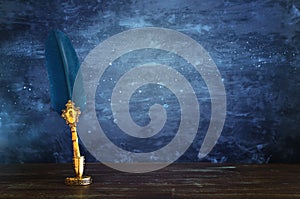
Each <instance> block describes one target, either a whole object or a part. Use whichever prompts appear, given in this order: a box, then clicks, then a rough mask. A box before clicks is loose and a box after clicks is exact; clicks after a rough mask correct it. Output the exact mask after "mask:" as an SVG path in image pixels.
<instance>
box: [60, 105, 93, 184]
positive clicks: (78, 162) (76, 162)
mask: <svg viewBox="0 0 300 199" xmlns="http://www.w3.org/2000/svg"><path fill="white" fill-rule="evenodd" d="M79 115H80V110H79V108H78V107H75V104H74V102H72V101H71V100H69V101H68V103H67V104H66V109H65V110H63V111H62V115H61V116H62V117H63V118H64V119H65V120H66V123H67V124H68V125H69V126H70V129H71V133H72V142H73V166H74V172H75V177H68V178H66V179H65V184H66V185H89V184H91V183H92V178H91V177H90V176H83V172H84V156H81V155H80V150H79V145H78V137H77V130H76V124H77V122H78V117H79Z"/></svg>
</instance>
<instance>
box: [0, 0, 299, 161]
mask: <svg viewBox="0 0 300 199" xmlns="http://www.w3.org/2000/svg"><path fill="white" fill-rule="evenodd" d="M299 9H300V2H299V1H292V0H288V1H272V0H256V1H248V0H243V1H235V0H215V1H197V0H181V1H180V0H172V1H159V0H151V1H135V0H127V1H125V0H124V1H117V0H112V1H101V0H99V1H98V2H97V1H87V0H83V1H59V0H55V1H21V0H19V1H9V0H3V1H1V2H0V49H1V50H0V85H1V87H0V96H1V98H0V157H1V158H0V162H1V163H23V162H71V159H72V148H71V147H72V145H71V137H70V133H69V129H68V127H67V126H66V125H65V123H64V121H63V119H62V118H60V117H59V116H58V115H57V114H56V113H55V112H54V111H52V110H51V107H50V97H49V82H48V78H47V73H46V67H45V57H44V43H45V40H46V38H47V35H48V33H49V32H50V31H51V30H52V29H60V30H62V31H64V32H65V33H66V34H67V35H68V36H69V38H70V39H71V41H72V43H73V45H74V47H75V49H76V51H77V53H78V55H79V57H80V60H81V61H82V60H83V59H84V58H85V56H86V55H87V54H88V53H89V51H90V50H92V49H93V48H94V47H95V46H96V45H98V44H99V43H100V42H102V41H103V40H105V39H107V38H109V37H110V36H112V35H114V34H117V33H120V32H122V31H124V30H128V29H132V28H138V27H149V26H154V27H164V28H170V29H174V30H177V31H180V32H182V33H184V34H187V35H188V36H190V37H191V38H193V39H195V40H196V41H197V42H199V43H200V44H201V45H202V46H203V47H204V48H205V49H206V50H207V51H208V52H209V53H210V55H211V57H212V58H213V60H214V61H215V63H216V65H217V66H218V68H219V70H220V72H221V75H222V77H223V80H224V85H225V88H226V92H227V102H228V105H227V117H226V123H225V126H224V129H223V132H222V135H221V137H220V139H219V140H218V143H217V145H216V146H215V148H214V149H213V151H211V153H210V154H209V155H208V156H207V157H206V158H205V159H202V160H201V161H211V162H239V163H266V162H300V101H299V97H300V88H299V87H300V72H299V66H300V58H299V55H300V11H299ZM126 59H127V60H130V59H128V58H126V57H125V58H124V60H126ZM159 95H165V93H161V94H159ZM142 98H143V96H140V98H139V97H138V96H136V100H137V101H136V102H135V101H133V102H132V104H133V105H134V104H135V103H136V105H138V104H139V102H140V101H139V99H142ZM144 98H145V96H144ZM203 99H204V98H203ZM203 103H204V105H205V103H206V102H205V101H204V102H203ZM171 105H172V104H171ZM204 107H205V106H204ZM207 107H208V108H207ZM207 107H206V108H204V109H203V110H204V111H208V113H207V114H208V115H209V104H208V105H207ZM100 108H101V107H100ZM138 110H139V109H138ZM100 113H101V112H100ZM143 114H145V113H138V114H137V113H136V116H135V117H137V121H139V115H143ZM204 115H205V114H204ZM133 116H134V114H133ZM99 118H100V119H101V114H100V115H99ZM207 118H209V117H208V116H206V117H205V116H204V119H203V120H202V123H203V125H204V127H203V128H205V125H207V122H208V121H207ZM140 119H143V118H142V117H141V118H140ZM200 131H203V129H199V135H198V136H197V138H196V139H195V142H194V144H193V145H192V146H191V147H190V149H189V150H188V151H187V152H186V153H185V154H184V155H183V156H182V157H181V158H180V159H179V161H199V159H198V158H197V153H198V151H197V150H198V149H199V146H200V144H201V143H200V142H201V135H200V134H201V133H200ZM172 133H174V132H170V134H172ZM120 138H121V137H120ZM121 140H122V139H121ZM121 142H122V141H121ZM123 142H124V143H125V144H126V140H125V141H124V140H123ZM120 144H121V145H122V143H120ZM85 154H86V156H87V158H88V161H95V159H94V158H93V157H92V156H91V155H89V154H88V151H85Z"/></svg>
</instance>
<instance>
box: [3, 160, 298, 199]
mask: <svg viewBox="0 0 300 199" xmlns="http://www.w3.org/2000/svg"><path fill="white" fill-rule="evenodd" d="M86 173H87V174H88V175H91V176H92V178H93V184H91V185H89V186H66V185H64V179H65V177H72V176H73V170H72V165H71V164H20V165H4V164H3V165H0V198H3V199H9V198H24V199H30V198H35V199H43V198H255V199H256V198H280V199H283V198H300V165H283V164H277V165H274V164H268V165H220V164H209V163H188V164H185V163H184V164H183V163H176V164H172V165H170V166H168V167H166V168H164V169H162V170H159V171H155V172H150V173H145V174H133V173H123V172H119V171H116V170H113V169H111V168H109V167H106V166H104V165H102V164H101V163H87V165H86Z"/></svg>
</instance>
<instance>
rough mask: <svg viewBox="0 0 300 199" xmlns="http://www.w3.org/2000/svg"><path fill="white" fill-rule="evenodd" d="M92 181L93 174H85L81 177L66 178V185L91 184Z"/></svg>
mask: <svg viewBox="0 0 300 199" xmlns="http://www.w3.org/2000/svg"><path fill="white" fill-rule="evenodd" d="M91 183H92V178H91V176H83V177H81V178H78V177H73V178H66V179H65V184H66V185H89V184H91Z"/></svg>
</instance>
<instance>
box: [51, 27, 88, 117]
mask: <svg viewBox="0 0 300 199" xmlns="http://www.w3.org/2000/svg"><path fill="white" fill-rule="evenodd" d="M45 56H46V66H47V70H48V78H49V82H50V97H51V104H52V108H53V109H54V110H55V111H56V112H57V113H58V114H61V111H62V110H63V109H65V104H66V103H67V102H68V100H72V101H73V102H74V103H75V105H76V106H79V107H80V108H81V109H82V108H84V104H85V99H86V98H85V95H84V89H83V84H82V77H81V74H78V70H79V67H80V63H79V60H78V57H77V54H76V52H75V50H74V48H73V46H72V43H71V41H70V40H69V39H68V37H67V36H66V35H65V34H64V33H63V32H61V31H59V30H55V31H52V32H51V33H50V34H49V36H48V39H47V41H46V44H45ZM77 75H78V77H77V78H79V80H80V82H81V84H80V85H81V86H79V87H76V90H74V92H76V93H77V92H78V93H81V94H82V95H75V96H77V97H76V99H72V95H73V86H74V82H75V79H76V76H77Z"/></svg>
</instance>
